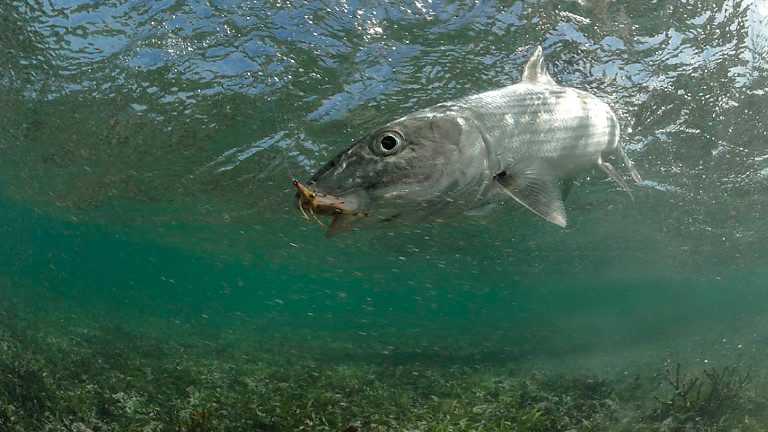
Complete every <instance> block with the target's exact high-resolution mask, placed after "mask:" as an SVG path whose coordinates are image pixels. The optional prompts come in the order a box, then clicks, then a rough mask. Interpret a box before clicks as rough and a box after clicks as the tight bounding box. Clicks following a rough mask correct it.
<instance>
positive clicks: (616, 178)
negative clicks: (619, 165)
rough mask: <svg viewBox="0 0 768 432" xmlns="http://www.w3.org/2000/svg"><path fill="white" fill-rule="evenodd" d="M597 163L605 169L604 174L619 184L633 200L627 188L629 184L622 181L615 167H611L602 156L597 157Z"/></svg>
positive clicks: (633, 199) (633, 198)
mask: <svg viewBox="0 0 768 432" xmlns="http://www.w3.org/2000/svg"><path fill="white" fill-rule="evenodd" d="M597 165H598V166H599V167H600V169H602V170H603V171H605V173H606V174H608V176H609V177H610V178H612V179H613V181H615V182H616V183H618V184H619V185H621V187H622V188H623V189H624V190H625V191H626V192H627V194H629V197H630V198H631V199H632V201H635V197H634V195H632V191H631V190H630V189H629V186H627V182H625V181H624V179H623V178H621V174H619V173H618V171H616V168H614V167H613V165H611V164H609V163H608V162H606V161H604V160H603V159H602V158H600V159H598V161H597Z"/></svg>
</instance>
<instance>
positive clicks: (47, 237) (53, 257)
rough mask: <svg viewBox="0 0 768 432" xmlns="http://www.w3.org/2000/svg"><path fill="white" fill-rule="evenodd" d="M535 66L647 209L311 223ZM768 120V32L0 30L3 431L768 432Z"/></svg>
mask: <svg viewBox="0 0 768 432" xmlns="http://www.w3.org/2000/svg"><path fill="white" fill-rule="evenodd" d="M538 44H541V45H542V46H543V47H544V51H545V55H546V58H547V61H548V65H549V67H548V68H549V72H550V74H551V75H552V77H553V78H554V79H555V80H556V81H558V82H560V83H562V84H565V85H569V86H574V87H577V88H581V89H585V90H589V91H590V92H592V93H595V94H597V95H599V96H600V97H601V98H603V99H604V100H605V101H607V102H608V103H609V104H610V105H611V106H612V107H613V108H614V110H615V111H616V112H617V114H618V115H619V117H620V121H621V123H622V129H623V131H624V134H623V138H622V142H623V143H624V145H625V147H626V148H627V151H628V153H629V155H630V157H631V158H632V159H633V161H634V162H635V164H636V165H637V168H638V170H639V171H640V173H641V175H642V176H643V178H644V179H645V181H644V182H643V183H642V184H641V185H638V186H634V187H633V189H634V194H635V197H636V202H634V203H633V202H632V201H630V200H629V199H628V198H627V196H626V194H624V193H623V192H622V191H621V190H620V189H619V188H618V187H617V186H616V185H615V184H613V183H611V182H610V181H608V180H607V179H605V178H604V176H603V175H602V174H599V173H593V174H592V175H590V176H589V177H585V178H583V179H581V180H580V182H579V184H578V185H577V186H576V189H575V191H574V193H573V194H572V195H571V196H570V197H569V198H568V200H567V202H566V211H567V212H568V218H569V226H568V228H566V229H560V228H557V227H554V226H551V225H550V224H547V223H546V222H544V221H541V220H539V219H537V218H536V217H535V216H532V215H531V214H529V212H527V211H526V210H524V209H522V208H520V206H518V205H516V204H515V203H512V202H510V203H505V204H504V205H503V206H500V207H499V208H496V209H494V210H493V211H492V212H491V213H490V214H487V215H482V216H471V217H470V216H467V217H464V218H458V219H448V220H445V221H443V222H438V223H433V224H424V225H415V226H412V227H408V228H401V229H397V230H393V231H370V232H358V233H354V234H350V235H347V236H342V237H339V238H334V239H326V238H325V237H324V235H323V230H322V229H321V228H320V227H318V226H317V225H312V224H307V223H305V222H304V221H303V219H302V217H301V215H300V213H299V211H298V209H297V208H296V207H295V205H294V204H293V203H292V196H293V188H292V186H291V183H290V180H291V179H292V178H300V179H303V180H307V179H308V178H309V177H310V176H311V174H312V173H313V172H314V171H316V170H317V169H318V168H320V167H321V166H322V165H323V163H325V161H327V160H328V159H329V158H330V157H332V156H333V155H334V154H335V153H336V152H337V151H339V150H340V149H342V148H344V147H346V146H348V145H349V143H351V142H352V141H353V140H354V139H356V138H358V137H359V136H361V135H362V134H364V133H366V132H367V131H369V130H371V129H372V128H375V127H377V126H380V125H382V124H384V123H386V122H388V121H390V120H392V119H394V118H397V117H399V116H401V115H405V114H407V113H409V112H411V111H413V110H416V109H419V108H424V107H427V106H430V105H432V104H435V103H438V102H441V101H446V100H450V99H455V98H458V97H461V96H465V95H468V94H473V93H478V92H481V91H485V90H489V89H493V88H497V87H501V86H504V85H509V84H512V83H515V82H516V81H517V80H518V79H519V77H520V72H521V69H522V66H523V64H524V62H525V60H526V59H527V56H528V55H529V53H530V52H531V50H532V49H533V47H535V46H536V45H538ZM767 90H768V4H767V3H765V2H735V1H734V2H731V1H728V2H697V1H682V2H681V1H666V2H665V1H661V2H653V3H651V2H647V3H646V2H630V1H617V2H603V1H585V2H482V1H479V2H444V1H432V2H428V1H424V2H412V3H407V4H405V5H401V4H399V3H398V2H366V1H360V2H358V1H346V2H322V1H307V2H280V1H273V2H270V1H253V2H236V1H213V0H207V1H191V2H180V1H157V2H141V1H114V2H107V1H104V2H102V1H89V2H80V1H46V2H40V1H36V0H34V1H33V0H27V1H10V2H8V1H5V2H0V125H1V126H2V128H0V236H1V237H0V238H2V242H0V264H1V265H0V294H1V295H2V299H3V300H2V301H0V430H3V431H4V430H8V431H37V430H55V431H59V430H72V431H83V430H115V431H124V430H142V431H143V430H151V431H155V430H157V431H161V430H171V431H180V430H185V431H186V430H190V431H207V430H216V431H219V430H221V431H241V430H242V431H246V430H247V431H254V430H261V431H276V430H298V429H302V428H303V430H331V431H342V430H348V431H352V430H366V431H367V430H371V431H382V430H392V431H395V430H397V431H400V430H419V431H421V430H424V431H427V430H430V431H431V430H436V431H438V430H439V431H446V430H462V431H463V430H516V431H532V430H535V431H553V430H562V431H569V430H574V431H575V430H578V431H582V430H610V431H613V430H620V431H625V430H626V431H630V430H632V431H635V430H643V431H645V430H647V431H651V430H654V431H655V430H669V431H705V430H706V431H723V430H742V431H751V430H754V431H763V430H766V429H767V428H768V405H767V404H766V396H768V381H767V380H766V378H768V374H766V371H765V367H764V361H763V359H764V358H765V355H766V354H768V340H767V339H766V334H768V333H767V331H768V308H766V291H765V287H766V283H767V282H768V272H767V271H766V265H767V264H768V253H766V248H765V244H766V240H768V224H766V222H765V220H766V217H767V216H768V215H767V214H766V208H767V206H768V198H766V197H768V194H767V193H766V192H768V144H767V143H768V127H766V124H768V118H766V117H767V116H768V114H766V112H768V110H766V107H767V105H768V102H766V95H765V93H766V91H767ZM678 364H680V372H679V374H678V369H677V365H678ZM668 374H669V376H668ZM747 375H748V377H747ZM678 378H679V380H678ZM686 389H687V391H686Z"/></svg>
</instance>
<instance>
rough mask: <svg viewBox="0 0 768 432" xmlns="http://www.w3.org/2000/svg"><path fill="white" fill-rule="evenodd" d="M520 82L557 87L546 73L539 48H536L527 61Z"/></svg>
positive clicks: (542, 54)
mask: <svg viewBox="0 0 768 432" xmlns="http://www.w3.org/2000/svg"><path fill="white" fill-rule="evenodd" d="M520 82H522V83H530V84H552V85H557V83H556V82H555V80H553V79H552V78H551V77H550V76H549V73H547V66H546V64H545V63H544V52H543V50H542V49H541V46H537V47H536V50H534V51H533V54H531V58H529V59H528V63H526V64H525V69H523V77H522V78H521V79H520Z"/></svg>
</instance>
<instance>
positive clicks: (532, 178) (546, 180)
mask: <svg viewBox="0 0 768 432" xmlns="http://www.w3.org/2000/svg"><path fill="white" fill-rule="evenodd" d="M519 166H520V164H518V166H517V167H516V168H518V167H519ZM493 180H494V181H495V182H496V183H498V184H499V185H501V186H502V187H503V188H504V191H505V192H506V193H508V194H509V195H510V196H511V197H512V198H514V199H515V200H516V201H517V202H519V203H520V204H522V205H524V206H525V207H526V208H528V209H529V210H531V211H532V212H534V213H536V214H537V215H539V216H541V217H543V218H544V219H546V220H548V221H550V222H552V223H553V224H555V225H559V226H561V227H565V225H566V221H565V209H564V208H563V199H562V198H561V196H560V190H559V188H558V187H557V184H556V182H555V180H554V178H553V177H552V176H551V175H550V174H549V172H548V171H547V169H546V167H544V166H541V165H540V164H532V165H528V166H527V167H525V168H524V169H507V170H505V171H502V172H500V173H498V174H496V175H495V176H493Z"/></svg>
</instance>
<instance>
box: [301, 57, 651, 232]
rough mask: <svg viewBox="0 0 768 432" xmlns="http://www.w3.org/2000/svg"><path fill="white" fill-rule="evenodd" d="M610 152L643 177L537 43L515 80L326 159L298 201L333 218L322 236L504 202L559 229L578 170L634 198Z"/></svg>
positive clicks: (613, 131) (426, 112)
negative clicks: (603, 177)
mask: <svg viewBox="0 0 768 432" xmlns="http://www.w3.org/2000/svg"><path fill="white" fill-rule="evenodd" d="M609 156H619V157H621V159H622V160H623V163H624V165H625V167H626V168H627V169H628V171H629V172H630V174H631V176H632V178H633V179H634V180H635V181H636V182H640V181H641V179H640V176H639V175H638V173H637V171H636V170H635V168H634V166H633V164H632V162H631V161H630V160H629V158H628V157H627V155H626V153H625V152H624V150H623V148H622V147H621V146H620V145H619V123H618V121H617V120H616V115H615V114H614V113H613V111H612V110H611V108H610V107H609V106H608V105H607V104H605V103H604V102H602V101H601V100H600V99H598V98H597V97H595V96H593V95H591V94H589V93H587V92H584V91H581V90H577V89H574V88H570V87H563V86H560V85H558V84H557V83H555V81H554V80H552V78H551V77H550V76H549V74H548V73H547V70H546V67H545V64H544V56H543V54H542V50H541V47H538V48H536V50H535V51H534V53H533V55H532V56H531V58H530V59H529V60H528V63H527V64H526V66H525V69H524V71H523V75H522V79H521V80H520V82H519V83H518V84H514V85H510V86H507V87H504V88H501V89H498V90H492V91H488V92H485V93H481V94H477V95H474V96H468V97H465V98H462V99H459V100H456V101H453V102H446V103H441V104H438V105H435V106H432V107H429V108H426V109H423V110H420V111H417V112H414V113H413V114H409V115H407V116H405V117H402V118H399V119H397V120H394V121H392V122H390V123H388V124H386V125H384V126H382V127H381V128H378V129H376V130H374V131H373V132H371V133H370V134H368V135H367V136H365V137H364V138H362V139H360V140H358V141H357V142H355V143H354V144H353V145H352V146H351V147H349V148H348V149H346V150H344V151H343V152H341V153H340V154H338V155H337V156H336V157H334V158H333V159H332V160H331V161H330V162H328V163H327V164H326V165H325V166H324V167H323V168H322V169H321V170H320V171H319V172H318V173H317V174H315V175H314V176H313V177H312V179H311V180H310V182H309V183H308V185H307V186H306V189H307V190H306V191H305V192H304V193H303V194H302V192H301V189H300V192H299V193H297V195H296V201H297V202H298V203H299V205H300V207H301V208H302V209H307V210H309V211H313V210H317V212H316V213H320V214H327V215H333V217H334V219H333V222H332V223H331V225H330V227H329V228H328V231H327V232H326V234H327V235H328V236H334V235H336V234H339V233H342V232H345V231H349V230H353V229H370V228H389V227H392V226H394V225H401V224H407V223H413V222H418V221H424V220H436V219H443V218H446V217H449V216H452V215H458V214H462V213H465V212H467V211H468V210H472V209H481V208H485V207H487V206H489V205H491V204H493V203H495V202H498V201H502V200H504V199H506V198H508V197H510V196H511V197H512V198H514V199H515V200H516V201H517V202H519V203H520V204H522V205H523V206H525V207H526V208H528V209H530V210H531V211H532V212H534V213H535V214H537V215H539V216H541V217H542V218H544V219H546V220H548V221H550V222H552V223H554V224H556V225H559V226H562V227H564V226H565V225H566V217H565V211H564V209H563V196H564V195H567V193H568V191H570V188H571V186H572V181H573V178H574V176H576V175H578V174H580V173H583V172H585V171H588V170H590V169H594V168H600V169H602V170H603V171H604V172H605V173H607V174H608V176H610V177H611V178H612V179H613V180H615V181H616V182H617V183H619V185H621V187H622V188H624V190H626V191H627V193H629V195H630V197H631V196H632V193H631V192H630V189H629V187H628V186H627V184H626V182H625V181H624V180H623V178H622V177H621V175H619V173H618V172H617V171H616V170H615V169H614V168H613V166H611V164H610V163H608V162H607V161H606V160H605V159H606V157H609ZM559 182H562V188H561V187H560V185H559V184H558V183H559ZM294 184H295V185H296V183H294ZM298 184H299V185H301V183H298ZM301 186H302V187H304V186H303V185H301ZM297 188H298V186H297ZM308 193H311V194H317V195H316V196H322V197H325V198H324V202H323V203H322V204H323V205H322V206H321V205H316V204H313V203H315V202H316V201H317V200H316V199H314V198H313V199H311V200H306V199H304V198H303V197H307V196H309V195H307V194H308ZM312 196H313V197H314V196H315V195H312ZM328 197H330V198H328ZM333 203H339V204H338V205H337V207H338V208H334V204H333ZM302 211H303V210H302ZM313 213H315V212H314V211H313Z"/></svg>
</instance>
